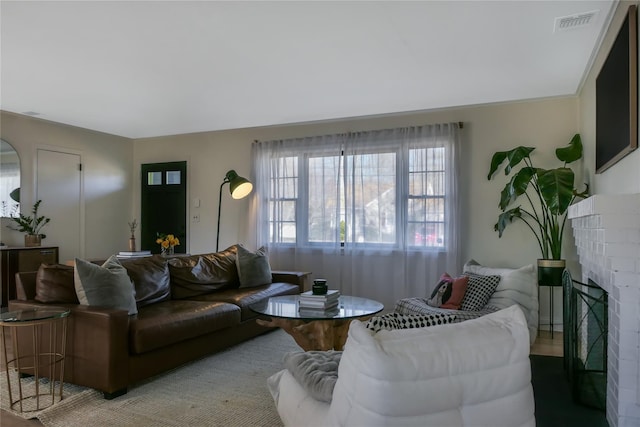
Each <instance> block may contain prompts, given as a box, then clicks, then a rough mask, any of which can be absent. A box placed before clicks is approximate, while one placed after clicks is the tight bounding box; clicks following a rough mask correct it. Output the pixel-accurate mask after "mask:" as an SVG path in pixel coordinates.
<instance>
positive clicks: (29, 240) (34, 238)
mask: <svg viewBox="0 0 640 427" xmlns="http://www.w3.org/2000/svg"><path fill="white" fill-rule="evenodd" d="M41 243H42V235H40V234H25V235H24V245H25V246H26V247H28V248H29V247H33V246H40V244H41Z"/></svg>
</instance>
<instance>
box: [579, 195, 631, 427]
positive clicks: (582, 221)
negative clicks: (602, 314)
mask: <svg viewBox="0 0 640 427" xmlns="http://www.w3.org/2000/svg"><path fill="white" fill-rule="evenodd" d="M568 218H569V219H570V220H571V226H572V228H573V235H574V237H575V242H576V246H577V250H578V257H579V259H580V266H581V269H582V281H583V282H585V283H586V282H587V281H588V280H589V279H591V280H593V281H594V282H596V283H597V284H598V285H599V286H600V287H602V288H603V289H604V290H605V291H607V293H608V297H609V311H608V319H609V331H608V334H607V337H608V349H607V361H608V363H607V421H608V422H609V425H610V426H612V427H623V426H638V425H640V385H639V383H640V194H619V195H608V194H607V195H604V194H597V195H594V196H591V197H589V198H588V199H585V200H583V201H580V202H579V203H576V204H574V205H573V206H571V207H570V208H569V212H568Z"/></svg>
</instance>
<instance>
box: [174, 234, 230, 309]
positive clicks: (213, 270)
mask: <svg viewBox="0 0 640 427" xmlns="http://www.w3.org/2000/svg"><path fill="white" fill-rule="evenodd" d="M236 254H237V247H236V246H235V245H234V246H231V247H229V248H227V249H225V250H223V251H221V252H215V253H209V254H201V255H191V256H186V257H177V258H171V259H169V273H170V275H171V297H172V298H173V299H184V298H190V297H194V296H197V295H203V294H207V293H210V292H213V291H218V290H221V289H228V288H237V287H238V286H239V279H238V270H237V268H236Z"/></svg>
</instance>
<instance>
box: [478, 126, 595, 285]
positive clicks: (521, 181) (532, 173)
mask: <svg viewBox="0 0 640 427" xmlns="http://www.w3.org/2000/svg"><path fill="white" fill-rule="evenodd" d="M534 150H535V148H534V147H522V146H520V147H516V148H514V149H512V150H509V151H499V152H496V153H495V154H494V155H493V158H492V159H491V169H490V170H489V175H488V177H487V178H488V179H489V180H490V179H492V178H493V176H494V174H495V173H496V171H497V170H498V168H499V167H500V166H501V165H502V164H503V163H505V161H506V165H505V168H504V172H505V175H509V174H510V173H511V172H514V174H513V175H512V177H511V180H510V181H509V182H508V183H507V184H506V185H505V187H504V189H503V190H502V193H501V195H500V204H499V206H500V210H501V211H502V213H501V214H500V216H499V217H498V222H497V223H496V224H495V226H494V229H495V230H496V231H497V232H498V235H499V237H502V233H503V232H504V230H505V228H506V227H507V226H508V225H509V224H510V223H511V222H513V221H514V220H517V219H518V220H521V221H523V222H524V223H525V224H526V225H527V227H529V229H530V230H531V232H532V233H533V235H534V236H535V238H536V240H537V242H538V246H539V247H540V253H541V255H542V256H541V259H539V260H538V283H539V284H544V285H547V286H562V272H563V271H564V268H565V260H564V259H562V236H563V234H564V226H565V222H566V220H567V216H566V214H567V210H568V209H569V206H570V205H571V204H572V203H573V201H574V200H575V199H576V197H581V198H584V197H587V196H588V191H589V186H588V185H586V184H585V185H586V189H585V190H584V191H582V192H578V191H577V190H576V188H575V184H574V180H575V174H574V172H573V170H571V169H570V168H569V167H567V164H569V163H572V162H575V161H576V160H578V159H581V158H582V140H581V139H580V134H575V135H574V136H573V138H571V141H570V142H569V145H568V146H566V147H562V148H558V149H556V151H555V153H556V157H557V158H558V160H560V161H561V162H563V163H564V164H563V165H562V166H561V167H558V168H555V169H542V168H537V167H535V166H534V165H533V162H532V160H531V157H530V154H531V152H533V151H534ZM521 162H523V163H524V165H523V166H522V167H521V168H520V169H519V170H517V171H515V170H514V169H515V167H516V166H518V165H520V163H521ZM517 201H522V202H524V203H525V205H524V206H523V205H518V206H515V207H510V206H512V205H513V204H514V203H516V202H517Z"/></svg>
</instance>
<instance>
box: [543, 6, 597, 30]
mask: <svg viewBox="0 0 640 427" xmlns="http://www.w3.org/2000/svg"><path fill="white" fill-rule="evenodd" d="M598 12H599V10H592V11H591V12H584V13H578V14H575V15H569V16H561V17H559V18H556V20H555V26H554V29H553V31H554V32H559V31H567V30H572V29H574V28H581V27H586V26H587V25H589V24H590V23H591V21H593V18H594V17H595V16H596V14H597V13H598Z"/></svg>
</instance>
